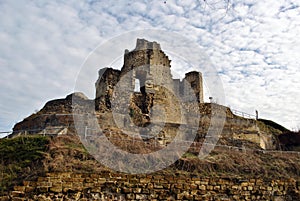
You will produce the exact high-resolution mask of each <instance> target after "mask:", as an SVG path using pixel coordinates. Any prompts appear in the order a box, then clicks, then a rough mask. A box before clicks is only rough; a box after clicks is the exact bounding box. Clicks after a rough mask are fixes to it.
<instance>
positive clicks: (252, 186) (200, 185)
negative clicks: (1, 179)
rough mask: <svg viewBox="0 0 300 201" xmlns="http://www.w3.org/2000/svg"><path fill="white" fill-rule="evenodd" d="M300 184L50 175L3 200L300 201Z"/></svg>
mask: <svg viewBox="0 0 300 201" xmlns="http://www.w3.org/2000/svg"><path fill="white" fill-rule="evenodd" d="M299 184H300V182H299V181H297V180H294V179H285V180H284V179H282V180H279V179H278V180H275V179H274V180H263V179H257V178H253V179H241V178H205V177H199V176H198V175H168V174H148V175H126V174H120V173H106V172H103V173H100V174H79V173H68V172H67V173H47V174H46V175H45V176H44V177H39V178H37V180H36V181H24V182H23V185H19V186H15V187H14V191H12V192H10V196H2V197H0V200H57V199H64V200H82V201H83V200H237V201H239V200H274V201H284V200H286V201H292V200H299V199H300V193H299V192H300V185H299Z"/></svg>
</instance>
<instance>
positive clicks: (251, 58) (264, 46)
mask: <svg viewBox="0 0 300 201" xmlns="http://www.w3.org/2000/svg"><path fill="white" fill-rule="evenodd" d="M229 1H230V2H229V4H226V3H224V1H222V0H206V1H202V0H184V1H181V0H167V1H161V0H155V1H154V0H153V1H146V0H143V1H142V0H134V1H118V0H115V1H102V0H98V1H97V0H95V1H92V0H90V1H75V0H74V1H66V2H63V1H48V3H45V1H38V0H37V1H22V0H18V1H17V0H15V1H14V0H11V1H10V0H7V1H5V0H4V1H0V13H1V14H0V15H1V17H0V44H1V45H0V97H1V98H0V131H9V130H11V129H12V127H13V125H14V124H15V123H16V122H18V121H20V120H22V119H23V118H25V117H26V116H28V115H30V114H32V113H33V112H35V111H36V110H39V109H41V108H42V107H43V105H44V104H45V103H46V102H47V101H48V100H51V99H56V98H62V97H65V96H66V95H67V94H69V93H72V92H73V91H74V86H75V82H76V78H77V75H78V73H79V71H80V68H81V65H82V64H83V62H84V61H85V59H86V57H87V56H88V55H89V53H90V52H91V51H92V50H94V49H95V48H96V47H97V46H98V45H99V44H101V43H104V42H105V41H107V40H110V39H113V38H114V37H117V36H119V35H122V34H124V33H128V32H130V31H135V30H144V29H160V30H168V31H171V32H174V33H178V34H181V35H183V36H187V37H188V38H189V39H190V40H193V41H194V42H195V43H196V44H197V45H199V46H200V47H201V48H203V50H204V51H205V53H206V54H207V55H208V57H209V58H210V60H211V62H212V63H213V64H214V66H215V67H216V69H217V72H218V74H219V76H220V77H221V80H222V82H223V87H224V92H225V98H226V101H225V104H226V106H230V107H231V108H234V109H236V110H240V111H244V112H247V113H250V114H254V113H255V110H258V111H259V115H260V117H261V118H266V119H272V120H274V121H276V122H278V123H280V124H282V125H284V126H286V127H287V128H289V129H297V128H299V129H300V117H299V115H298V111H299V109H300V99H299V97H300V90H299V89H300V81H299V78H300V40H299V35H300V7H299V6H300V1H296V0H229ZM158 42H159V41H158ZM134 43H135V41H132V46H133V47H134ZM125 48H130V47H124V49H125ZM162 48H163V47H162ZM120 56H122V55H120ZM116 67H117V66H116ZM95 75H97V72H95ZM93 79H94V78H93ZM93 82H94V81H93ZM91 98H93V97H91ZM206 100H207V98H206Z"/></svg>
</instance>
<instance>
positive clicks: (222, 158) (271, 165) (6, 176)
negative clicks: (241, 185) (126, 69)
mask: <svg viewBox="0 0 300 201" xmlns="http://www.w3.org/2000/svg"><path fill="white" fill-rule="evenodd" d="M115 143H117V142H116V141H115ZM119 146H120V147H121V148H122V144H119ZM123 148H125V147H123ZM126 148H127V149H129V150H130V149H132V150H133V151H141V149H143V147H142V146H140V145H139V143H134V144H131V145H129V146H126ZM16 149H17V150H18V151H15V150H16ZM138 149H140V150H138ZM0 150H1V152H0V158H1V159H2V163H1V165H0V169H1V173H2V175H3V176H2V178H1V182H0V192H1V194H2V195H5V194H7V193H8V194H10V193H9V192H13V191H12V190H13V188H14V186H22V185H23V182H24V181H32V182H36V181H38V178H39V180H40V178H41V177H43V175H48V174H49V173H51V174H54V173H55V174H64V173H68V172H69V173H70V172H71V173H72V174H74V175H76V174H100V175H101V174H103V173H105V175H110V174H119V175H121V176H122V175H123V176H124V175H126V174H120V173H116V172H113V171H111V170H109V169H108V168H106V167H104V166H103V165H101V164H100V163H99V162H97V161H96V160H94V158H93V157H92V156H91V155H89V153H88V152H87V151H86V150H85V148H84V147H83V146H82V144H81V143H80V141H79V139H78V137H76V136H74V135H70V134H66V135H62V136H59V137H54V138H53V137H52V138H50V137H38V136H28V137H25V136H20V137H16V138H13V139H2V140H1V141H0ZM299 169H300V158H299V155H298V154H291V153H286V154H285V153H277V152H264V151H252V150H237V149H225V148H224V147H217V148H216V149H215V150H214V151H213V152H212V153H211V154H210V155H209V156H208V157H207V158H205V159H204V160H200V159H198V158H197V156H196V153H195V152H194V153H193V152H189V153H186V154H185V155H184V156H183V157H182V158H181V159H180V160H178V161H177V162H176V163H174V164H173V165H171V166H170V167H168V168H166V169H164V170H161V171H159V172H156V173H152V174H150V175H149V174H146V175H139V177H141V178H143V177H145V178H149V176H153V177H155V175H165V176H168V177H173V176H175V175H177V176H176V177H180V178H182V177H183V176H184V178H188V177H196V178H214V179H217V178H227V180H229V181H231V180H232V182H234V181H238V180H244V181H247V180H251V179H252V180H254V179H262V178H263V180H262V181H273V180H286V179H289V178H294V179H296V180H298V179H299V180H300V173H299ZM180 175H181V176H180ZM120 187H122V186H120ZM15 189H20V187H18V188H17V187H15ZM87 189H89V188H88V187H84V186H83V187H82V188H81V189H80V190H75V189H73V191H68V193H63V194H57V193H55V192H56V191H55V190H50V191H49V192H52V194H53V196H54V195H60V196H63V195H64V196H67V195H68V196H69V197H70V196H75V194H76V193H77V194H78V192H81V197H82V196H83V197H84V196H87V197H88V195H89V194H88V191H86V190H87ZM108 191H109V192H110V193H112V194H113V193H116V189H115V187H114V185H112V186H111V185H110V187H109V188H108V189H106V193H108ZM14 192H15V191H14ZM47 192H48V191H47ZM58 192H59V191H58ZM294 193H295V192H294ZM34 195H36V196H38V195H48V196H49V195H50V194H49V193H45V192H44V193H43V192H41V191H40V190H39V189H38V188H33V189H31V191H30V192H28V193H26V194H24V195H23V194H22V196H26V197H27V198H30V197H32V198H33V197H34ZM124 195H126V193H124ZM19 196H21V195H19Z"/></svg>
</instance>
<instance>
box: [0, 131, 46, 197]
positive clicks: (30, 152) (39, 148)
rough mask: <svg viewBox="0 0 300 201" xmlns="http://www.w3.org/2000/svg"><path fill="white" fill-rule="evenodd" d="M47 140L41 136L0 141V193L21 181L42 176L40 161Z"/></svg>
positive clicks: (42, 157)
mask: <svg viewBox="0 0 300 201" xmlns="http://www.w3.org/2000/svg"><path fill="white" fill-rule="evenodd" d="M48 144H49V139H48V138H46V137H41V136H30V137H18V138H13V139H1V140H0V174H1V176H0V192H5V191H6V190H7V188H10V187H11V186H13V185H16V184H18V183H19V182H20V181H22V180H23V179H30V178H31V179H33V178H35V177H36V176H37V175H40V174H43V168H42V166H43V165H42V160H43V159H44V153H45V151H46V150H47V145H48Z"/></svg>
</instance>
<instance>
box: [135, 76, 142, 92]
mask: <svg viewBox="0 0 300 201" xmlns="http://www.w3.org/2000/svg"><path fill="white" fill-rule="evenodd" d="M134 92H141V87H140V80H139V79H135V80H134Z"/></svg>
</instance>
